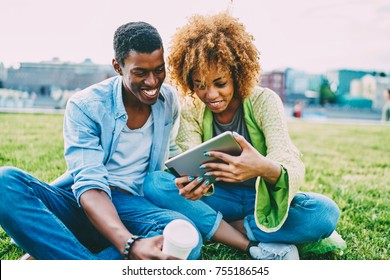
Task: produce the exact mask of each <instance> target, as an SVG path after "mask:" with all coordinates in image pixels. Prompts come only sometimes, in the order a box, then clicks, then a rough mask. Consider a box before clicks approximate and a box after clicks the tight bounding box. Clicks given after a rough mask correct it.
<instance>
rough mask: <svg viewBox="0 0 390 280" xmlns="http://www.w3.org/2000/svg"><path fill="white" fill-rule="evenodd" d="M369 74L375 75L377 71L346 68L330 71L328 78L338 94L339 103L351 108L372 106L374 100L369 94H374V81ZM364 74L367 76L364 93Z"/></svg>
mask: <svg viewBox="0 0 390 280" xmlns="http://www.w3.org/2000/svg"><path fill="white" fill-rule="evenodd" d="M367 75H368V76H371V77H374V76H375V75H376V73H375V72H370V71H357V70H346V69H341V70H335V71H330V72H328V73H327V78H328V80H329V83H330V88H331V89H332V91H333V92H335V94H336V98H337V104H338V105H340V106H347V107H351V108H366V109H367V108H372V106H373V100H372V99H371V97H369V96H371V95H372V94H373V93H372V91H373V89H372V87H373V82H372V79H371V78H368V76H367ZM364 76H367V78H366V79H365V80H366V81H365V90H366V93H365V94H363V84H362V82H361V79H362V78H363V77H364ZM369 88H370V89H369ZM368 92H371V93H368Z"/></svg>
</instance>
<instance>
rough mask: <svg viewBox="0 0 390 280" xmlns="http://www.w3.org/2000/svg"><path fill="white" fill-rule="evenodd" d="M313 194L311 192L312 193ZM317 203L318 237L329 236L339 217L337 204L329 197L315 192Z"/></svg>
mask: <svg viewBox="0 0 390 280" xmlns="http://www.w3.org/2000/svg"><path fill="white" fill-rule="evenodd" d="M312 195H313V194H312ZM315 197H316V204H317V211H316V212H317V213H318V217H317V220H318V221H321V222H320V223H318V231H317V232H318V235H319V236H318V238H319V239H322V238H326V237H329V236H330V235H331V234H332V232H333V231H334V230H335V229H336V226H337V222H338V220H339V217H340V209H339V207H338V206H337V204H336V203H335V202H334V201H333V200H332V199H330V198H329V197H327V196H325V195H321V194H315Z"/></svg>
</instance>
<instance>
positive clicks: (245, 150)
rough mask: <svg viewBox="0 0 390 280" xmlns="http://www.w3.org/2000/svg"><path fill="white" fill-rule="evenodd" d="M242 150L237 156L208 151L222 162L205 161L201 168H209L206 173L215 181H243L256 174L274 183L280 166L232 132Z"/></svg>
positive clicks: (279, 171) (278, 174)
mask: <svg viewBox="0 0 390 280" xmlns="http://www.w3.org/2000/svg"><path fill="white" fill-rule="evenodd" d="M233 135H234V138H235V139H236V141H237V143H238V144H239V145H240V146H241V148H242V152H241V155H239V156H231V155H229V154H226V153H222V152H217V151H209V152H208V155H209V156H210V157H214V158H217V159H220V160H222V161H223V163H212V162H210V163H205V164H203V165H202V167H203V168H206V169H209V170H210V171H208V172H207V173H206V174H208V175H212V176H214V177H216V180H217V181H224V182H232V183H233V182H244V181H246V180H248V179H251V178H255V177H258V176H261V177H263V178H264V179H265V180H266V181H268V182H269V183H271V184H275V183H276V182H277V180H278V178H279V176H280V173H281V166H280V165H279V164H277V163H275V162H273V161H271V160H270V159H268V158H266V157H264V156H263V155H261V154H260V153H259V152H258V151H257V150H256V149H255V148H254V147H252V145H251V144H250V143H249V142H248V141H246V140H245V138H244V137H243V136H241V135H239V134H237V133H233Z"/></svg>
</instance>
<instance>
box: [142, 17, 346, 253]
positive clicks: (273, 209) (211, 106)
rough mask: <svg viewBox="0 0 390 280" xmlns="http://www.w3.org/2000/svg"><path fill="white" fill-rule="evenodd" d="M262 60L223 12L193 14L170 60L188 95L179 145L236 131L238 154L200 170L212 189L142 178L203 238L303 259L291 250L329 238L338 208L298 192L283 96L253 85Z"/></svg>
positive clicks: (298, 170) (299, 168) (151, 194)
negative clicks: (190, 222)
mask: <svg viewBox="0 0 390 280" xmlns="http://www.w3.org/2000/svg"><path fill="white" fill-rule="evenodd" d="M258 56H259V53H258V51H257V49H256V47H255V46H254V44H253V37H252V36H251V35H250V34H248V33H247V32H246V31H245V28H244V26H243V25H242V24H241V23H239V22H238V21H237V20H236V19H234V18H232V17H231V16H230V15H228V14H227V13H221V14H217V15H214V16H200V15H196V16H193V17H192V18H191V19H190V20H189V22H188V23H187V24H186V25H185V26H184V27H182V28H181V29H179V30H178V31H177V33H176V34H175V35H174V37H173V40H172V43H171V50H170V55H169V57H168V62H169V67H170V70H171V73H170V74H171V79H172V81H173V82H175V83H176V84H177V86H178V88H179V90H180V92H181V94H182V95H183V97H184V99H183V108H182V113H181V120H180V121H181V123H180V129H179V134H178V138H177V140H176V142H177V144H178V145H179V146H180V147H181V149H182V150H183V151H185V150H188V149H190V148H191V147H194V146H196V145H198V144H200V143H202V142H204V141H206V140H208V139H210V138H212V137H213V136H216V135H218V134H220V133H223V132H224V131H234V132H235V133H234V134H235V138H236V140H237V142H238V143H239V144H240V146H241V147H242V153H241V155H240V156H236V157H234V156H230V155H227V154H224V153H220V152H215V151H209V152H208V153H206V155H209V156H212V157H215V158H218V159H221V160H222V161H223V163H207V164H203V165H202V166H201V167H200V168H207V170H209V171H208V174H209V175H212V176H214V177H215V178H216V181H215V184H214V186H213V184H212V182H211V181H210V180H207V179H206V180H205V179H204V178H191V177H187V176H186V177H182V178H176V179H175V178H174V176H172V175H171V174H169V173H167V172H159V173H153V174H151V175H150V176H149V177H148V179H147V180H146V181H147V183H146V184H145V190H144V191H145V196H147V197H148V198H149V199H151V200H152V201H153V202H154V203H155V204H157V205H159V206H160V207H163V208H169V209H174V210H177V211H180V212H181V213H183V214H184V215H186V216H187V217H189V218H190V219H191V220H192V221H193V222H194V223H195V224H196V225H197V227H198V229H199V230H200V232H201V233H202V234H203V236H204V238H205V239H206V240H208V239H212V240H214V241H218V242H222V243H224V244H227V245H229V246H232V247H235V248H237V249H241V250H243V251H247V253H248V254H249V255H250V256H251V257H252V258H254V259H299V256H298V252H297V249H296V247H295V245H292V244H298V243H304V242H313V241H318V240H320V239H323V238H326V237H328V236H330V235H331V233H332V232H333V231H334V229H335V228H336V224H337V221H338V218H339V209H338V207H337V205H336V204H335V203H334V202H333V201H332V200H330V199H329V198H327V197H325V196H322V195H319V194H314V193H298V187H299V186H300V185H301V184H302V182H303V178H304V165H303V163H302V161H301V159H300V157H301V154H300V152H299V151H298V150H297V148H296V147H295V146H294V145H293V144H292V142H291V140H290V137H289V134H288V130H287V124H286V121H285V117H284V111H283V105H282V102H281V100H280V98H279V97H278V95H277V94H276V93H274V92H273V91H271V90H269V89H265V88H259V87H257V86H256V85H257V84H258V82H259V76H260V65H259V62H258ZM200 183H202V184H201V185H200V186H198V185H199V184H200ZM156 186H159V187H156ZM210 193H212V195H209V194H210ZM222 217H223V219H222Z"/></svg>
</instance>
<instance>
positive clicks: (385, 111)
mask: <svg viewBox="0 0 390 280" xmlns="http://www.w3.org/2000/svg"><path fill="white" fill-rule="evenodd" d="M383 96H384V97H385V104H384V105H383V108H382V121H384V122H388V121H390V89H385V90H384V91H383Z"/></svg>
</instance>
